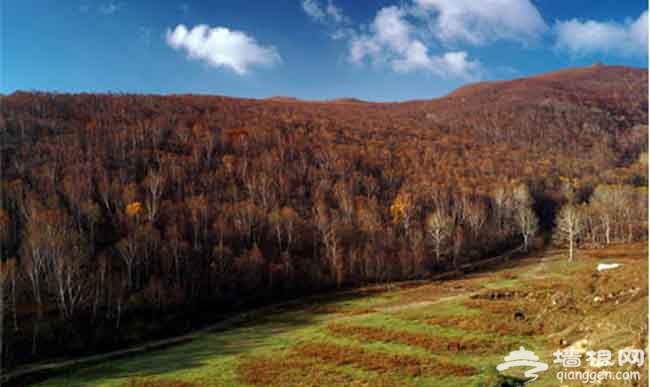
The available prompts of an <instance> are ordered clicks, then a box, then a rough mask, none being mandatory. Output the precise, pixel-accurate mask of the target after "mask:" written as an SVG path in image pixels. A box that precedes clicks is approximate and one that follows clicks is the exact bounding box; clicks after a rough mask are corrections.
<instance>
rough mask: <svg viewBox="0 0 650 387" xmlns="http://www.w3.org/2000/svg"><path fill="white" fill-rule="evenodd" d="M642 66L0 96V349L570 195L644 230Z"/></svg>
mask: <svg viewBox="0 0 650 387" xmlns="http://www.w3.org/2000/svg"><path fill="white" fill-rule="evenodd" d="M647 85H648V73H647V70H645V69H632V68H624V67H607V66H594V67H590V68H580V69H570V70H565V71H560V72H557V73H552V74H545V75H542V76H538V77H533V78H527V79H519V80H513V81H504V82H491V83H480V84H476V85H470V86H467V87H464V88H461V89H459V90H457V91H455V92H453V93H451V94H450V95H449V96H446V97H443V98H439V99H434V100H428V101H411V102H403V103H368V102H363V101H357V100H353V99H345V100H336V101H329V102H314V101H299V100H293V99H288V98H272V99H267V100H252V99H234V98H226V97H214V96H198V95H182V96H150V95H117V94H115V95H93V94H75V95H70V94H50V93H22V92H19V93H14V94H12V95H9V96H3V97H1V99H0V111H1V112H2V116H1V121H0V130H1V135H2V148H1V149H2V154H1V162H2V176H1V177H2V180H1V183H2V186H1V189H2V198H1V203H0V204H1V207H0V243H1V245H0V248H1V254H2V255H1V256H2V266H1V267H0V268H1V269H2V270H1V271H0V285H1V286H0V288H2V290H3V293H4V295H3V297H4V299H3V301H4V303H3V304H0V305H4V307H3V311H4V321H5V323H4V325H5V329H4V338H5V340H4V343H5V345H4V353H3V355H4V359H5V362H4V365H5V366H9V367H12V366H15V365H17V364H21V363H25V362H28V361H33V360H37V359H40V358H43V357H50V356H60V355H72V354H81V353H86V352H94V351H98V350H107V349H110V348H116V347H119V346H122V345H124V344H126V343H133V342H137V341H140V340H143V339H146V338H152V337H160V336H165V335H170V334H175V333H179V332H183V331H187V330H189V329H191V328H193V327H196V326H197V325H198V324H200V323H202V322H205V321H208V320H210V319H216V318H218V316H220V315H222V314H225V313H228V312H229V311H232V310H233V309H235V308H239V307H243V306H246V305H253V304H259V303H264V302H269V301H272V300H277V299H281V298H287V297H295V296H298V295H301V294H307V293H313V292H315V291H320V290H325V289H333V288H337V287H344V286H355V285H360V284H366V283H369V282H378V281H391V280H399V279H411V278H426V277H427V276H431V275H434V274H436V273H441V272H445V271H450V270H455V269H456V267H457V266H458V265H459V264H461V263H465V262H469V261H471V260H476V259H480V258H482V257H485V256H486V255H489V254H493V253H498V252H500V251H502V250H504V249H509V248H512V247H516V246H519V245H521V244H525V248H531V247H534V246H535V245H536V244H537V245H538V244H541V243H544V239H546V240H547V241H548V239H549V238H545V237H548V236H550V235H551V234H552V233H553V232H554V226H555V220H556V217H558V219H560V220H563V219H564V218H563V217H562V214H564V215H566V214H565V212H562V213H560V211H559V208H561V207H562V206H567V205H568V207H565V209H567V208H571V209H572V210H575V212H576V214H577V215H576V216H577V217H578V218H579V219H580V225H581V227H580V230H577V231H579V232H578V233H577V234H576V239H575V243H576V244H577V245H578V246H581V245H585V244H589V245H591V246H592V247H595V246H599V245H604V244H608V243H613V242H616V241H631V240H639V239H644V238H645V236H646V234H647V219H646V213H647V209H646V208H647V188H646V186H647V147H648V144H647V135H648V133H647V131H648V127H647V126H646V123H647V120H648V111H647V106H648V87H647ZM561 237H562V235H561V234H560V238H558V239H557V242H560V243H561V242H562V238H561ZM565 239H566V238H565ZM573 242H574V241H573V240H571V243H573ZM0 295H1V294H0Z"/></svg>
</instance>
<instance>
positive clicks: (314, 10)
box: [302, 0, 325, 21]
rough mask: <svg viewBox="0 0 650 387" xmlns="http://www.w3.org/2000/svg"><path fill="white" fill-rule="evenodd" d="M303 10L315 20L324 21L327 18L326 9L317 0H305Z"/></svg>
mask: <svg viewBox="0 0 650 387" xmlns="http://www.w3.org/2000/svg"><path fill="white" fill-rule="evenodd" d="M302 10H303V11H305V13H306V14H307V15H308V16H309V17H311V18H312V19H314V20H317V21H323V20H324V19H325V11H324V10H323V8H321V6H320V4H319V3H318V1H317V0H304V1H303V2H302Z"/></svg>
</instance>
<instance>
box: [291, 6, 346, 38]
mask: <svg viewBox="0 0 650 387" xmlns="http://www.w3.org/2000/svg"><path fill="white" fill-rule="evenodd" d="M302 10H303V11H304V12H305V13H306V14H307V16H309V17H310V18H311V19H312V20H314V21H316V22H318V23H320V24H322V25H324V26H325V27H327V29H328V30H329V32H328V35H329V36H330V37H331V38H332V39H334V40H339V39H344V38H348V37H350V36H352V35H353V34H354V30H352V29H351V28H350V19H349V18H348V17H347V16H346V15H345V13H344V12H343V10H342V9H341V8H339V7H337V6H336V5H335V4H334V1H333V0H327V4H321V3H320V2H319V0H303V1H302Z"/></svg>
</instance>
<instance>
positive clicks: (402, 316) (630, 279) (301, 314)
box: [41, 243, 648, 387]
mask: <svg viewBox="0 0 650 387" xmlns="http://www.w3.org/2000/svg"><path fill="white" fill-rule="evenodd" d="M647 258H648V251H647V245H646V244H645V243H642V244H634V245H616V246H612V247H609V248H607V249H601V250H582V251H580V252H579V255H578V257H577V260H576V262H574V263H568V262H566V258H565V256H564V255H563V252H561V251H558V250H547V251H545V252H543V253H537V254H533V255H532V256H531V257H529V258H526V259H520V260H517V261H511V262H510V263H509V264H505V265H503V266H502V267H501V268H499V269H496V270H495V271H491V272H485V273H478V274H474V275H468V276H465V277H464V278H462V279H456V280H448V281H436V282H431V283H427V284H422V285H418V286H398V285H393V286H390V287H386V288H385V290H382V291H373V292H359V294H354V295H350V294H349V293H346V294H345V295H343V296H338V297H332V296H327V297H321V298H310V299H309V301H305V302H303V303H301V304H300V305H297V304H294V305H286V304H285V305H282V306H278V307H275V308H270V309H269V308H265V309H263V311H258V312H252V313H248V314H247V315H244V316H241V317H240V318H237V319H235V320H233V321H232V323H231V324H230V326H229V327H228V328H227V329H224V330H220V331H218V332H213V333H206V334H203V335H201V336H199V338H197V339H195V340H193V341H191V342H188V343H185V344H180V345H176V346H173V347H170V348H166V349H161V350H157V351H153V352H149V353H143V354H138V355H133V356H130V357H127V358H122V359H117V360H112V361H108V362H105V363H101V364H97V365H93V366H89V367H84V368H77V369H72V370H69V371H66V373H63V374H60V375H58V376H57V377H55V378H52V379H49V380H46V381H45V382H43V383H42V384H41V385H43V386H89V385H97V386H134V387H135V386H342V385H346V386H347V385H351V386H494V385H519V384H521V382H519V381H517V380H516V378H517V377H521V374H516V373H513V374H511V375H510V376H509V377H504V376H500V375H499V374H498V373H497V372H496V370H495V367H496V365H497V364H499V363H501V362H503V357H504V356H506V355H508V353H509V352H510V351H514V350H516V349H518V348H519V346H524V347H525V348H526V349H529V350H533V351H535V353H536V354H537V355H538V356H539V357H540V361H544V362H546V363H548V364H549V365H550V368H549V370H548V371H546V372H542V373H540V378H539V379H538V380H537V381H536V382H535V383H534V385H535V386H557V385H558V380H557V379H556V377H555V374H556V373H557V372H558V371H561V370H562V367H561V366H560V365H558V364H553V363H552V361H553V359H554V356H553V355H552V353H553V352H554V351H555V350H557V349H558V348H560V346H561V344H564V346H567V345H573V346H574V347H575V348H577V349H579V350H581V351H587V350H589V349H593V350H600V349H609V350H611V351H612V355H613V358H616V355H617V352H618V350H619V349H623V348H640V349H644V350H646V352H647V349H648V347H647V341H646V336H647V316H648V307H647V306H648V291H647V281H648V279H647V273H648V266H647ZM612 262H616V263H620V264H622V266H621V267H619V268H616V269H612V270H608V271H604V272H602V273H599V274H597V272H596V270H595V268H596V266H597V264H598V263H612ZM646 367H647V366H646V365H644V366H643V367H642V368H637V367H636V366H634V367H629V366H627V368H622V367H618V365H615V366H613V367H611V370H612V371H619V370H624V369H628V370H635V371H636V370H638V371H640V372H641V374H642V375H643V380H642V381H640V382H639V384H638V385H647V379H646V377H645V375H646V374H647V368H646ZM580 369H581V370H590V368H589V366H588V365H586V364H585V362H584V355H583V365H582V368H580ZM513 372H516V371H513ZM508 383H511V384H508ZM608 383H610V384H608ZM617 383H618V384H617ZM563 385H583V384H582V383H581V382H579V381H575V382H573V383H571V382H565V383H563ZM601 385H605V386H607V385H612V386H616V385H621V384H620V382H616V381H613V382H604V383H603V384H601ZM632 385H633V384H632Z"/></svg>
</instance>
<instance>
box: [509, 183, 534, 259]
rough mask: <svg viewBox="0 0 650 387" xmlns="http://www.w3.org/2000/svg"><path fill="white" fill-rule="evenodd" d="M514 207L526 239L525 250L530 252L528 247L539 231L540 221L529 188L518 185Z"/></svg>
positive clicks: (516, 220) (522, 233)
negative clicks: (534, 209)
mask: <svg viewBox="0 0 650 387" xmlns="http://www.w3.org/2000/svg"><path fill="white" fill-rule="evenodd" d="M513 196H514V205H515V222H516V223H517V226H518V228H519V232H520V233H521V236H522V238H523V239H524V250H525V251H528V246H529V243H530V239H531V237H533V236H534V235H535V234H536V233H537V230H538V227H539V225H538V223H539V222H538V219H537V215H535V211H533V209H532V206H533V198H532V196H531V195H530V191H529V190H528V187H527V186H526V185H524V184H521V185H518V186H517V187H516V188H515V190H514V192H513Z"/></svg>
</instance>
